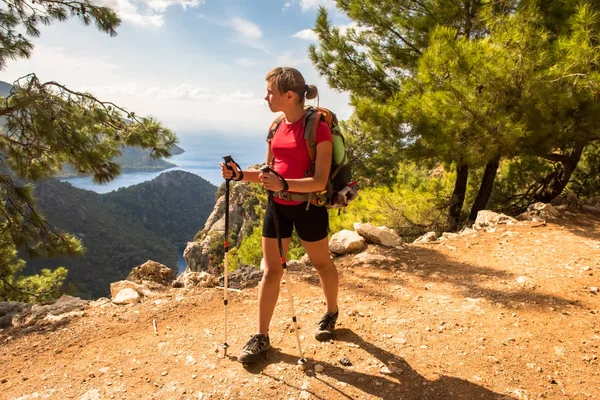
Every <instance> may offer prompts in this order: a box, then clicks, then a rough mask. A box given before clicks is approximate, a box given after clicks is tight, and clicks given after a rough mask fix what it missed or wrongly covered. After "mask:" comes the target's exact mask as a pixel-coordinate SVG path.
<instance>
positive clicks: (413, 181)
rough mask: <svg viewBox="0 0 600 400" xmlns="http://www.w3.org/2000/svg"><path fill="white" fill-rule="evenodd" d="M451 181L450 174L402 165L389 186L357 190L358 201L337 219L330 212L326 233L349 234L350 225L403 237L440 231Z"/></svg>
mask: <svg viewBox="0 0 600 400" xmlns="http://www.w3.org/2000/svg"><path fill="white" fill-rule="evenodd" d="M453 179H454V174H453V173H448V172H446V171H444V169H443V168H441V167H438V168H436V169H434V170H430V169H426V168H423V167H418V166H417V165H415V164H413V163H402V164H400V165H399V170H398V174H397V176H396V180H395V182H394V183H393V184H392V185H390V186H376V187H370V188H366V189H364V190H361V191H360V192H359V195H358V198H357V199H355V200H353V201H352V202H351V203H350V205H349V206H348V207H347V208H345V209H343V210H341V212H340V213H339V215H338V214H337V213H336V212H335V211H333V212H330V217H329V225H330V230H331V232H332V233H335V232H338V231H340V230H342V229H349V230H353V229H354V227H353V224H354V222H362V223H366V222H370V223H372V224H373V225H375V226H380V225H384V226H387V227H389V228H392V229H394V230H396V232H397V233H398V234H399V235H402V236H407V237H415V236H417V235H419V234H421V233H423V232H425V231H429V230H441V229H443V223H444V220H443V215H444V212H445V205H446V199H447V198H448V197H449V195H450V192H451V190H452V181H453Z"/></svg>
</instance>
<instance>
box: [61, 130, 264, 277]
mask: <svg viewBox="0 0 600 400" xmlns="http://www.w3.org/2000/svg"><path fill="white" fill-rule="evenodd" d="M178 137H179V143H178V144H177V145H178V146H179V147H181V148H182V149H183V150H184V152H183V153H182V154H178V155H176V156H172V157H171V158H168V159H166V160H167V161H169V162H171V163H173V164H176V165H177V167H174V168H170V169H166V170H162V171H153V172H124V173H122V174H121V175H119V176H118V177H117V178H116V179H114V180H113V181H111V182H109V183H107V184H103V185H98V184H95V183H94V182H93V181H92V178H91V177H77V178H65V179H61V181H63V182H69V183H70V184H71V185H73V186H75V187H77V188H80V189H86V190H92V191H94V192H96V193H108V192H111V191H113V190H117V189H119V188H122V187H129V186H132V185H136V184H138V183H142V182H146V181H150V180H152V179H154V178H156V177H157V176H159V175H160V174H162V173H163V172H167V171H175V170H182V171H187V172H191V173H193V174H195V175H198V176H200V177H202V178H204V179H206V180H207V181H209V182H210V183H212V184H213V185H215V186H220V185H221V183H223V178H222V177H221V167H220V166H219V163H220V162H222V161H223V156H224V155H231V156H232V158H233V159H234V160H235V161H236V162H237V163H238V164H239V165H240V166H241V167H242V168H247V167H248V166H250V165H255V164H261V163H263V162H264V161H265V156H266V151H267V144H266V142H265V137H266V135H265V134H264V133H253V134H247V135H242V134H237V135H232V134H216V133H187V134H178ZM183 250H184V249H179V251H178V254H177V267H178V269H179V270H178V274H181V273H182V272H183V271H184V270H185V268H186V262H185V259H184V258H183Z"/></svg>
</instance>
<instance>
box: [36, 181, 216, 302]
mask: <svg viewBox="0 0 600 400" xmlns="http://www.w3.org/2000/svg"><path fill="white" fill-rule="evenodd" d="M216 189H217V188H216V187H215V186H214V185H211V184H210V183H209V182H207V181H205V180H204V179H202V178H200V177H198V176H196V175H193V174H190V173H187V172H183V171H170V172H166V173H163V174H161V175H160V176H159V177H157V178H155V179H154V180H152V181H150V182H144V183H141V184H138V185H135V186H132V187H129V188H122V189H119V190H118V191H115V192H112V193H107V194H102V195H101V194H97V193H95V192H92V191H88V190H82V189H78V188H75V187H73V186H71V185H70V184H69V183H64V182H59V181H58V180H54V179H50V180H45V181H41V182H38V183H36V190H35V197H36V199H37V202H38V205H39V207H40V210H41V211H42V213H43V215H44V216H45V217H46V218H47V219H48V221H49V222H50V223H51V224H52V225H53V226H55V227H57V228H60V229H62V230H65V231H68V232H70V233H73V234H75V235H76V236H77V237H78V238H80V239H81V241H82V242H83V245H84V246H85V248H86V253H85V254H84V255H83V256H81V257H79V258H76V259H69V258H51V259H36V260H27V266H26V268H25V271H24V273H25V274H32V273H38V272H39V271H40V270H41V269H42V268H51V269H54V268H56V267H58V266H64V267H65V268H67V269H68V271H69V275H68V278H67V283H70V284H72V285H73V286H74V287H75V288H76V290H77V293H76V294H77V295H79V296H81V297H83V298H98V297H101V296H106V295H108V293H109V287H110V283H111V282H115V281H118V280H121V279H124V278H125V277H126V276H127V274H128V273H129V272H130V271H131V269H132V268H133V267H135V266H137V265H139V264H142V263H144V262H146V261H147V260H149V259H151V260H154V261H158V262H160V263H162V264H165V265H167V266H169V267H171V268H173V269H174V270H177V267H176V261H177V247H176V244H178V243H185V242H186V241H188V240H192V239H193V238H194V235H195V234H196V232H197V231H198V230H199V229H201V228H202V226H203V225H204V222H205V221H206V218H207V217H208V215H209V213H210V212H211V211H212V207H213V206H214V202H215V199H214V196H215V192H216Z"/></svg>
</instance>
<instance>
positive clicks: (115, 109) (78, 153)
mask: <svg viewBox="0 0 600 400" xmlns="http://www.w3.org/2000/svg"><path fill="white" fill-rule="evenodd" d="M69 17H76V18H78V19H79V20H81V21H82V22H83V23H84V24H86V25H89V24H90V23H91V22H94V24H95V25H96V27H97V28H98V29H99V30H100V31H102V32H106V33H108V34H109V35H111V36H115V35H116V28H117V26H118V25H119V23H120V20H119V18H118V17H117V15H116V13H115V12H114V11H113V10H111V9H109V8H107V7H100V6H97V5H94V4H93V3H91V2H90V1H77V0H75V1H69V2H64V1H54V0H37V1H36V2H35V4H34V5H32V3H30V2H27V1H23V0H7V1H5V2H4V6H3V7H2V8H1V9H0V28H2V34H1V35H0V70H2V69H4V68H5V67H6V62H7V60H8V59H13V60H17V59H20V58H28V57H29V56H30V55H31V52H32V50H33V48H34V46H33V44H32V42H31V38H35V37H38V36H39V35H40V31H39V26H40V24H42V25H49V24H51V23H53V22H56V21H64V20H66V19H68V18H69ZM0 118H2V121H3V126H2V128H1V131H0V214H1V215H2V216H1V217H0V231H1V232H2V236H1V237H0V240H1V241H0V249H2V251H0V255H2V258H1V259H0V265H3V266H7V267H4V271H12V272H13V273H14V272H16V271H17V270H18V269H19V267H20V261H19V258H18V257H15V256H14V255H13V250H14V249H25V251H26V252H27V253H28V254H30V255H31V256H41V257H47V256H52V255H63V256H75V255H78V254H81V253H82V250H83V248H82V246H81V243H80V242H79V241H78V240H77V239H76V238H75V237H74V236H73V235H69V234H67V233H65V232H62V231H59V230H58V229H55V228H53V227H52V226H51V225H50V224H49V223H48V222H47V221H46V219H45V218H44V217H43V216H42V214H40V212H39V211H38V210H37V208H36V205H35V202H34V199H33V191H32V186H31V185H29V184H28V183H27V182H31V181H39V180H40V179H43V178H48V177H51V176H54V175H55V174H57V173H58V172H59V171H60V170H61V169H62V168H63V166H64V165H66V164H70V165H72V167H73V168H74V170H75V171H76V172H77V173H81V174H91V175H93V178H94V181H95V182H98V183H103V182H108V181H110V180H112V179H114V178H115V177H116V176H117V175H118V174H119V173H120V167H119V165H118V164H116V163H115V162H114V161H111V160H113V159H114V158H115V157H117V156H119V155H120V154H121V151H122V149H123V148H124V147H138V148H142V149H149V150H151V152H152V153H151V156H152V157H153V158H161V157H168V156H169V155H170V149H171V148H172V146H173V145H175V143H176V141H177V138H176V136H175V134H174V133H173V132H171V131H170V130H168V129H166V128H164V127H163V126H162V125H161V124H160V123H159V122H158V121H155V120H153V119H152V118H146V117H138V116H137V115H135V113H133V112H130V111H127V110H125V109H123V108H121V107H119V106H117V105H115V104H113V103H110V102H104V101H101V100H99V99H97V98H96V97H94V96H93V95H91V94H89V93H81V92H76V91H73V90H70V89H69V88H67V87H65V86H63V85H61V84H59V83H57V82H53V81H48V82H42V81H40V80H39V79H38V78H37V76H36V75H35V74H29V75H27V76H24V77H22V78H20V79H18V80H17V81H16V82H15V83H14V85H13V88H12V90H11V91H10V93H9V94H8V96H7V97H6V98H4V97H2V98H0ZM5 249H6V250H7V251H4V250H5ZM10 278H11V276H8V275H7V276H6V277H5V278H3V279H5V280H7V279H10ZM56 278H57V279H58V278H59V276H56Z"/></svg>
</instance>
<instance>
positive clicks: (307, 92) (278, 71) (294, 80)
mask: <svg viewBox="0 0 600 400" xmlns="http://www.w3.org/2000/svg"><path fill="white" fill-rule="evenodd" d="M265 80H266V81H267V82H271V81H273V82H274V83H275V87H277V90H279V93H282V94H283V93H286V92H288V91H292V92H294V93H296V94H297V95H298V98H299V99H300V102H301V103H304V99H305V98H307V99H309V100H310V99H314V98H315V97H317V96H318V95H319V90H318V89H317V87H316V86H315V85H307V84H306V81H305V80H304V77H303V76H302V74H301V73H300V71H298V70H297V69H296V68H291V67H277V68H273V69H272V70H270V71H269V73H268V74H267V76H266V77H265Z"/></svg>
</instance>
